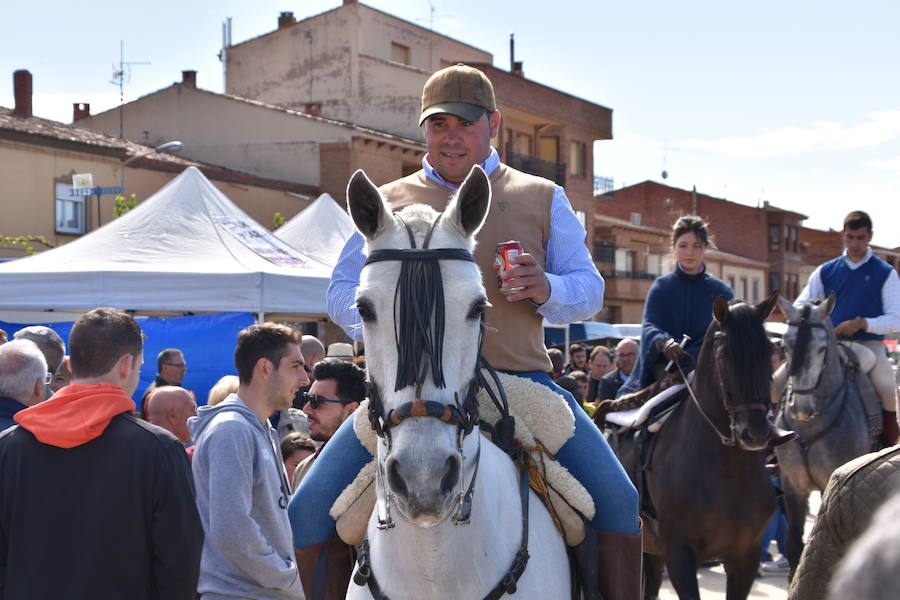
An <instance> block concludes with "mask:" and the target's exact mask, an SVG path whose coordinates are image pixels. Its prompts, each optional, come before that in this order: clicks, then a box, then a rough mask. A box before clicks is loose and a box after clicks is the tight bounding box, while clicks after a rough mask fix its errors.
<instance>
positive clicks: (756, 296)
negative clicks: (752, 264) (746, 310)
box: [752, 277, 759, 302]
mask: <svg viewBox="0 0 900 600" xmlns="http://www.w3.org/2000/svg"><path fill="white" fill-rule="evenodd" d="M752 302H759V279H757V278H756V277H754V278H753V300H752Z"/></svg>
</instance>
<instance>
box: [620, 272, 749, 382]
mask: <svg viewBox="0 0 900 600" xmlns="http://www.w3.org/2000/svg"><path fill="white" fill-rule="evenodd" d="M718 296H725V299H726V300H731V299H732V298H734V292H732V291H731V288H730V287H728V285H726V284H725V283H724V282H722V281H721V280H719V279H716V278H715V277H713V276H712V275H710V274H709V273H707V272H706V267H705V266H704V268H703V270H702V271H701V272H700V273H697V274H696V275H689V274H687V273H685V272H684V271H682V270H681V267H680V266H677V265H676V267H675V271H673V272H672V273H669V274H667V275H663V276H662V277H660V278H658V279H657V280H656V281H654V282H653V285H652V286H651V287H650V292H649V293H648V294H647V300H646V303H645V304H644V319H643V324H642V326H641V349H640V353H639V354H638V360H637V363H636V364H635V365H634V369H632V371H631V375H630V376H629V377H628V380H626V381H625V384H624V385H622V387H621V388H619V392H618V394H617V396H616V397H622V396H623V395H625V394H630V393H633V392H637V391H639V390H641V389H643V388H645V387H647V386H648V385H650V384H651V383H653V371H654V367H655V366H656V363H657V362H659V361H660V360H665V359H664V358H663V356H662V354H661V353H660V352H659V350H658V349H657V345H658V344H660V343H661V342H664V341H666V340H668V339H669V338H672V339H674V340H675V341H676V342H680V341H681V337H682V336H683V335H684V334H687V335H689V336H691V341H690V342H689V343H688V344H687V346H685V351H686V352H687V353H688V354H689V355H691V359H687V360H685V361H684V362H683V363H682V365H681V367H682V368H683V369H685V370H686V371H687V370H693V369H694V361H695V360H696V359H697V355H698V354H699V353H700V346H701V345H702V344H703V336H704V335H706V329H707V328H708V327H709V323H710V321H711V320H712V307H713V302H715V300H716V298H717V297H718Z"/></svg>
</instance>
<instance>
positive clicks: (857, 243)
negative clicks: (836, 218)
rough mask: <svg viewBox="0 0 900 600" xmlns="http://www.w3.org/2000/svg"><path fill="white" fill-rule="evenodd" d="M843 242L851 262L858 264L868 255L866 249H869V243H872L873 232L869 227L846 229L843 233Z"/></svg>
mask: <svg viewBox="0 0 900 600" xmlns="http://www.w3.org/2000/svg"><path fill="white" fill-rule="evenodd" d="M841 240H843V242H844V247H845V248H846V249H847V256H849V257H850V260H852V261H853V262H858V261H860V260H862V259H863V257H865V255H866V249H867V248H868V247H869V242H871V241H872V232H871V231H869V228H868V227H860V228H859V229H844V230H843V231H842V232H841Z"/></svg>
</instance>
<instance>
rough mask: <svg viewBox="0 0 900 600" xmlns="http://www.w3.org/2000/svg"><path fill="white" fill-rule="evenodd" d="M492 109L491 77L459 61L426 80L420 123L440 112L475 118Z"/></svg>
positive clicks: (494, 106)
mask: <svg viewBox="0 0 900 600" xmlns="http://www.w3.org/2000/svg"><path fill="white" fill-rule="evenodd" d="M495 110H497V105H496V104H495V101H494V86H492V85H491V80H490V79H488V78H487V75H485V74H484V73H482V72H481V71H479V70H478V69H476V68H474V67H467V66H466V65H464V64H462V63H459V64H456V65H453V66H452V67H446V68H444V69H441V70H440V71H437V72H435V73H434V74H433V75H432V76H431V77H429V78H428V81H426V82H425V88H424V89H423V90H422V116H420V117H419V125H421V124H422V123H424V122H425V119H427V118H428V117H430V116H432V115H436V114H440V113H448V114H451V115H454V116H457V117H459V118H460V119H465V120H467V121H477V120H478V119H480V118H481V115H483V114H484V113H485V111H491V112H493V111H495Z"/></svg>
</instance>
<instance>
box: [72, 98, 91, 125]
mask: <svg viewBox="0 0 900 600" xmlns="http://www.w3.org/2000/svg"><path fill="white" fill-rule="evenodd" d="M89 116H91V105H90V104H88V103H87V102H83V103H78V102H75V103H74V104H72V122H73V123H74V122H75V121H80V120H82V119H86V118H88V117H89Z"/></svg>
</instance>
